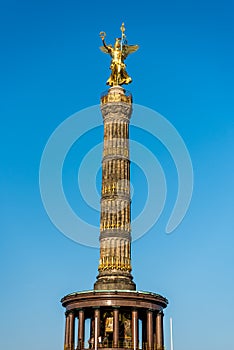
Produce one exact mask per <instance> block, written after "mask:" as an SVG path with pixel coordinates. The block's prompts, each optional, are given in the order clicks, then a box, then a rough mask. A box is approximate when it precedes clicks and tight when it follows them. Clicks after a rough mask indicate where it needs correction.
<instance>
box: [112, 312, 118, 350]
mask: <svg viewBox="0 0 234 350" xmlns="http://www.w3.org/2000/svg"><path fill="white" fill-rule="evenodd" d="M113 319H114V332H113V347H114V348H118V346H119V309H117V308H116V309H114V311H113Z"/></svg>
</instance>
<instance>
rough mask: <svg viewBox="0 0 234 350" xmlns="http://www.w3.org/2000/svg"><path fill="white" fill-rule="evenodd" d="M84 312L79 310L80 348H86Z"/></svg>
mask: <svg viewBox="0 0 234 350" xmlns="http://www.w3.org/2000/svg"><path fill="white" fill-rule="evenodd" d="M84 322H85V318H84V310H79V323H78V348H79V349H83V348H84Z"/></svg>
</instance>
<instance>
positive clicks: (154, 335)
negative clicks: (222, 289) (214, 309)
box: [61, 24, 168, 350]
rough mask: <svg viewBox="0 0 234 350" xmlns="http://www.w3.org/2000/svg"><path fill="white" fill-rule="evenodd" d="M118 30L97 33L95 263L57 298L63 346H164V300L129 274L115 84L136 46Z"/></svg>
mask: <svg viewBox="0 0 234 350" xmlns="http://www.w3.org/2000/svg"><path fill="white" fill-rule="evenodd" d="M121 32H122V35H121V38H117V39H116V41H115V44H114V46H112V45H107V44H106V42H105V37H106V34H105V33H104V32H101V33H100V37H101V39H102V43H103V46H101V48H100V49H101V50H102V51H103V52H105V53H107V54H109V55H110V56H111V65H110V69H111V75H110V77H109V79H108V80H107V85H109V86H110V88H109V90H108V92H107V93H106V94H104V95H103V96H102V97H101V112H102V116H103V123H104V145H103V158H102V192H101V218H100V261H99V266H98V276H97V281H96V282H95V283H94V288H93V290H90V291H82V292H77V293H72V294H68V295H66V296H65V297H64V298H63V299H62V300H61V302H62V305H63V306H64V307H65V308H66V312H65V315H66V323H65V341H64V350H82V349H86V348H90V349H91V348H93V349H95V350H97V349H98V348H107V349H113V348H114V349H116V350H117V349H133V350H137V349H142V350H163V349H164V336H163V309H164V308H166V307H167V304H168V301H167V299H166V298H164V297H163V296H161V295H159V294H155V293H152V292H143V291H137V290H136V284H135V283H134V282H133V277H132V274H131V270H132V268H131V199H130V185H129V184H130V159H129V122H130V118H131V113H132V96H131V94H129V93H126V91H125V90H124V89H123V88H122V87H121V85H123V84H129V83H130V82H131V81H132V79H131V77H130V76H129V75H128V73H127V71H126V65H125V63H124V61H125V59H126V58H127V56H128V55H129V54H130V53H133V52H134V51H136V50H137V49H138V45H128V44H127V40H126V36H125V28H124V24H122V26H121ZM87 320H88V321H87ZM87 325H88V329H85V328H87ZM87 332H89V337H88V342H87V344H86V342H85V334H86V335H87Z"/></svg>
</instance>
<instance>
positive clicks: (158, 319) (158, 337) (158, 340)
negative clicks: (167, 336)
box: [156, 311, 164, 350]
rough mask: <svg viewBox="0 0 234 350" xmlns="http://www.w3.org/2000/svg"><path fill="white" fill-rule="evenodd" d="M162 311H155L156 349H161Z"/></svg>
mask: <svg viewBox="0 0 234 350" xmlns="http://www.w3.org/2000/svg"><path fill="white" fill-rule="evenodd" d="M163 348H164V341H163V312H161V311H160V312H159V313H157V316H156V349H157V350H163Z"/></svg>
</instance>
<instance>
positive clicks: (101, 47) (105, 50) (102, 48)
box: [100, 45, 112, 53]
mask: <svg viewBox="0 0 234 350" xmlns="http://www.w3.org/2000/svg"><path fill="white" fill-rule="evenodd" d="M107 47H108V48H110V49H111V48H112V45H108V46H107ZM100 50H101V51H102V52H104V53H109V51H108V49H107V48H106V47H105V46H100Z"/></svg>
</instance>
